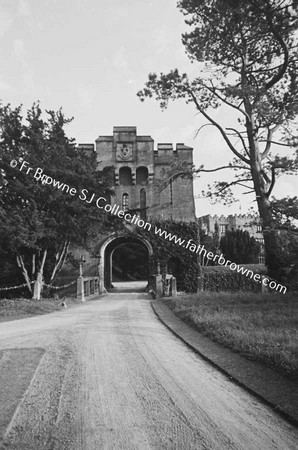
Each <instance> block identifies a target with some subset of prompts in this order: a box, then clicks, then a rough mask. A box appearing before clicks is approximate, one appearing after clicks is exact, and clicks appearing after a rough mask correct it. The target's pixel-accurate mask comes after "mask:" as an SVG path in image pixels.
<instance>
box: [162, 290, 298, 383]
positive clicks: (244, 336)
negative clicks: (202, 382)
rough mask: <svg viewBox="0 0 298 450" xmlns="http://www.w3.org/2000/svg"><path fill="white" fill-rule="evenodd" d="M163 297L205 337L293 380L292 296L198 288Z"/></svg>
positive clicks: (297, 324) (296, 360) (295, 310)
mask: <svg viewBox="0 0 298 450" xmlns="http://www.w3.org/2000/svg"><path fill="white" fill-rule="evenodd" d="M164 301H165V303H166V304H167V305H168V307H170V308H171V309H172V310H173V311H174V312H175V314H176V315H177V316H178V317H179V318H181V319H182V320H184V321H186V322H187V323H189V324H190V325H192V326H194V327H195V328H197V329H198V330H199V331H200V332H202V333H203V334H205V335H206V336H209V337H210V338H212V339H213V340H215V341H217V342H219V343H220V344H222V345H224V346H226V347H229V348H231V349H232V350H234V351H236V352H238V353H241V354H243V355H245V356H247V357H249V358H251V359H254V360H258V361H260V362H263V363H265V364H266V365H269V366H270V367H273V368H275V369H278V370H279V371H281V372H283V373H285V374H287V375H288V376H290V377H291V378H296V379H297V376H298V300H297V295H296V298H295V294H286V295H284V294H261V293H249V292H239V293H229V292H202V293H200V294H192V295H190V294H185V295H181V296H178V297H176V298H171V299H165V300H164Z"/></svg>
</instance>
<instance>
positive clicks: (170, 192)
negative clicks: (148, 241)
mask: <svg viewBox="0 0 298 450" xmlns="http://www.w3.org/2000/svg"><path fill="white" fill-rule="evenodd" d="M79 148H80V149H81V150H83V151H84V152H85V153H86V152H87V153H88V152H94V151H96V155H97V164H98V165H97V169H98V170H103V169H105V168H111V169H112V170H113V173H114V184H113V190H114V192H115V196H113V197H112V198H111V204H112V205H114V204H117V205H119V206H120V207H121V208H122V210H124V211H126V210H128V209H133V210H135V209H138V210H139V214H140V217H141V218H143V219H144V218H145V219H147V220H149V219H150V218H162V219H173V220H183V221H194V220H195V205H194V195H193V182H192V180H191V179H189V178H182V177H178V178H176V179H173V180H170V179H169V180H168V182H165V181H164V171H165V170H167V169H169V168H170V167H171V164H173V163H175V161H177V162H178V161H179V162H184V164H185V165H186V166H187V167H189V168H190V167H191V166H192V163H193V155H192V153H193V149H192V148H191V147H187V146H186V145H184V144H177V145H176V147H175V148H174V147H173V144H157V147H154V140H153V139H152V137H151V136H138V135H137V128H136V127H114V128H113V135H112V136H99V137H98V138H97V139H96V141H95V146H94V144H80V145H79ZM162 181H163V182H162Z"/></svg>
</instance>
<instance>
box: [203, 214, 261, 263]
mask: <svg viewBox="0 0 298 450" xmlns="http://www.w3.org/2000/svg"><path fill="white" fill-rule="evenodd" d="M198 221H199V224H200V226H201V228H202V229H203V230H204V231H205V232H206V233H207V234H208V235H209V236H212V235H213V234H214V232H215V224H217V225H218V232H219V238H221V237H222V236H223V235H225V234H226V232H227V231H232V230H238V229H240V230H243V231H248V232H249V234H250V236H252V237H254V238H255V239H256V241H258V242H259V243H260V244H261V251H260V256H259V263H264V262H265V253H264V252H265V250H264V236H263V233H262V226H261V224H260V223H258V221H257V220H256V217H255V216H254V215H252V214H230V215H229V216H223V215H222V216H217V215H215V216H211V215H210V214H207V215H206V216H201V217H199V219H198Z"/></svg>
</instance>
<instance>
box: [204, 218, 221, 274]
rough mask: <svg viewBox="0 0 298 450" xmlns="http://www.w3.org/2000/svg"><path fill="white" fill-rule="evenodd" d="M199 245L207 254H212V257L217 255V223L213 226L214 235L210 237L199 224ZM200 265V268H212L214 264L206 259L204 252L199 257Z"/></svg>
mask: <svg viewBox="0 0 298 450" xmlns="http://www.w3.org/2000/svg"><path fill="white" fill-rule="evenodd" d="M200 243H201V245H202V246H204V248H206V249H208V252H210V251H211V252H212V253H213V254H214V255H216V254H219V228H218V224H217V222H216V223H215V225H214V233H213V235H212V236H209V235H208V234H207V233H206V231H205V230H204V229H203V228H202V226H201V223H200ZM200 259H201V261H200V262H201V265H202V266H208V265H209V266H214V265H216V262H215V261H213V260H211V261H210V260H209V259H208V258H206V255H205V254H204V252H202V253H201V255H200Z"/></svg>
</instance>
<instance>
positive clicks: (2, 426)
mask: <svg viewBox="0 0 298 450" xmlns="http://www.w3.org/2000/svg"><path fill="white" fill-rule="evenodd" d="M43 354H44V350H43V349H41V348H28V349H27V348H24V349H23V348H22V349H5V350H1V351H0V444H1V440H2V437H3V435H4V433H5V430H6V428H7V426H8V424H9V422H10V421H11V419H12V416H13V414H14V412H15V410H16V408H17V406H18V404H19V402H20V401H21V399H22V398H23V395H24V393H25V392H26V389H27V388H28V386H29V385H30V382H31V379H32V377H33V375H34V373H35V371H36V368H37V366H38V364H39V362H40V360H41V358H42V356H43ZM1 448H2V447H1Z"/></svg>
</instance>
